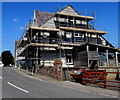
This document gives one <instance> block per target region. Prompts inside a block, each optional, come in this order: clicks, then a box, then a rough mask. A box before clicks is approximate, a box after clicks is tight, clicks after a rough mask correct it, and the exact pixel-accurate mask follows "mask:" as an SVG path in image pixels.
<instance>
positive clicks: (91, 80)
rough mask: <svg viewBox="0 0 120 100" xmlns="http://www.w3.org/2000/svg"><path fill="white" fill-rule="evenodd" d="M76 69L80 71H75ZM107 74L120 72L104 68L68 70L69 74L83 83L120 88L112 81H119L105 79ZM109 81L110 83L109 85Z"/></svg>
mask: <svg viewBox="0 0 120 100" xmlns="http://www.w3.org/2000/svg"><path fill="white" fill-rule="evenodd" d="M77 71H80V72H81V73H75V72H77ZM108 74H116V75H117V74H118V75H119V74H120V72H106V69H104V70H97V69H92V70H88V69H87V70H86V69H85V68H84V69H82V70H72V71H71V72H70V75H71V76H72V77H73V78H74V79H75V80H76V81H79V82H80V83H81V84H83V85H96V86H99V87H103V88H106V87H117V88H118V89H120V86H119V85H114V84H113V83H117V84H120V81H116V80H114V81H113V80H107V75H108ZM108 83H110V84H111V85H109V84H108Z"/></svg>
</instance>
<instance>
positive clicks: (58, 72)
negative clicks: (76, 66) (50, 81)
mask: <svg viewBox="0 0 120 100" xmlns="http://www.w3.org/2000/svg"><path fill="white" fill-rule="evenodd" d="M37 73H38V74H41V75H46V76H50V77H53V78H54V79H57V80H63V71H62V62H61V61H60V60H55V61H54V66H43V67H41V68H40V67H39V68H38V69H37Z"/></svg>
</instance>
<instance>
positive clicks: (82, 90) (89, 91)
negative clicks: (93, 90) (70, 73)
mask: <svg viewBox="0 0 120 100" xmlns="http://www.w3.org/2000/svg"><path fill="white" fill-rule="evenodd" d="M81 91H84V92H90V91H87V90H81Z"/></svg>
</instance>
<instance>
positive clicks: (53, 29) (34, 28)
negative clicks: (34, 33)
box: [31, 27, 60, 31]
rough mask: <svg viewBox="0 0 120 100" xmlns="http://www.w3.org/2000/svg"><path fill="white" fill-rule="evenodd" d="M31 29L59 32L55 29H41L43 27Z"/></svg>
mask: <svg viewBox="0 0 120 100" xmlns="http://www.w3.org/2000/svg"><path fill="white" fill-rule="evenodd" d="M31 29H36V30H45V31H60V30H59V29H55V28H43V27H31Z"/></svg>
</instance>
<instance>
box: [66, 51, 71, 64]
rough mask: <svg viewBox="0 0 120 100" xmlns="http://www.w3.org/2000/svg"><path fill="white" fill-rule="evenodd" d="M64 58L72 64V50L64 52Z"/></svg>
mask: <svg viewBox="0 0 120 100" xmlns="http://www.w3.org/2000/svg"><path fill="white" fill-rule="evenodd" d="M66 60H67V63H69V64H73V59H72V52H71V51H69V52H67V53H66Z"/></svg>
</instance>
